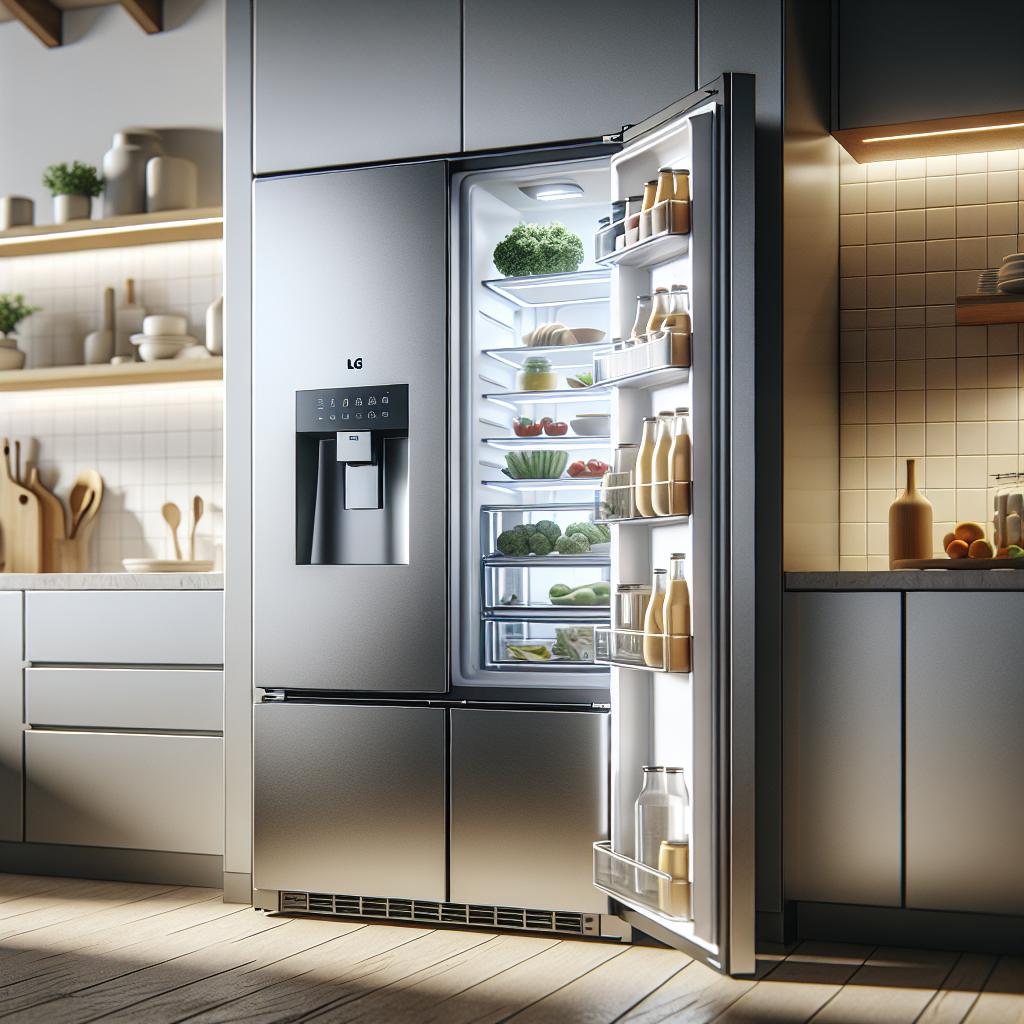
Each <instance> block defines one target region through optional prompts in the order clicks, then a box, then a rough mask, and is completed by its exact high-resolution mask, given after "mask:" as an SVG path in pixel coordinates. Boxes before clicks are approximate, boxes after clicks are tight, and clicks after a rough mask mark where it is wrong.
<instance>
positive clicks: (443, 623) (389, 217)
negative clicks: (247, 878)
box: [253, 162, 448, 691]
mask: <svg viewBox="0 0 1024 1024" xmlns="http://www.w3.org/2000/svg"><path fill="white" fill-rule="evenodd" d="M254 191H255V221H254V224H255V227H254V283H253V295H254V302H253V346H254V355H253V453H254V465H253V478H254V501H253V533H254V537H253V553H254V557H253V584H254V590H255V609H254V616H255V618H254V631H253V632H254V638H255V641H254V643H255V664H254V671H255V680H256V685H257V686H262V687H302V688H310V689H348V690H433V691H437V690H444V689H445V688H446V686H447V683H448V674H447V672H448V663H447V641H446V629H447V612H446V609H447V604H448V601H447V585H448V583H447V576H448V560H447V552H446V550H445V538H446V536H447V518H446V517H447V499H448V495H447V473H446V462H447V437H446V430H447V385H448V371H447V347H446V346H447V329H448V321H447V288H448V284H447V224H448V207H447V181H446V177H445V168H444V165H443V163H441V162H432V163H424V164H406V165H400V166H392V167H380V168H368V169H364V170H356V171H335V172H331V173H325V174H308V175H303V176H298V177H293V178H277V179H272V180H269V181H268V180H263V181H257V182H256V185H255V190H254ZM357 363H358V364H359V366H360V367H361V368H356V364H357ZM388 384H408V386H409V443H408V466H409V477H408V493H409V501H408V507H409V513H408V515H409V534H408V536H409V556H408V558H409V560H408V564H405V565H297V564H296V560H297V555H296V521H297V519H296V461H297V456H296V442H295V437H296V435H295V403H296V399H295V393H296V392H297V391H303V390H312V389H318V388H338V387H353V386H358V385H368V386H369V385H388Z"/></svg>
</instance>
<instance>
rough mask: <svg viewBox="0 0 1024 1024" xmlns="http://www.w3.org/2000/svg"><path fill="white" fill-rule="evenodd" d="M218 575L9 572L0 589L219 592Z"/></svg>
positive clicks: (221, 581)
mask: <svg viewBox="0 0 1024 1024" xmlns="http://www.w3.org/2000/svg"><path fill="white" fill-rule="evenodd" d="M223 589H224V573H222V572H46V573H28V572H10V573H6V572H5V573H0V590H223Z"/></svg>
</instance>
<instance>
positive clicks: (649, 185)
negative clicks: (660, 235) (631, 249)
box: [640, 178, 658, 241]
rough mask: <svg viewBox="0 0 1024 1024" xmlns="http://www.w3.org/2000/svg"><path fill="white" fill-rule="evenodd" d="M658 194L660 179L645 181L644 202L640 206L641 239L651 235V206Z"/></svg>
mask: <svg viewBox="0 0 1024 1024" xmlns="http://www.w3.org/2000/svg"><path fill="white" fill-rule="evenodd" d="M657 194H658V179H657V178H655V179H654V180H653V181H645V182H644V203H643V206H641V207H640V241H643V240H644V239H645V238H650V236H651V207H652V206H653V205H654V197H655V196H656V195H657Z"/></svg>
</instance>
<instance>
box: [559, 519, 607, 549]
mask: <svg viewBox="0 0 1024 1024" xmlns="http://www.w3.org/2000/svg"><path fill="white" fill-rule="evenodd" d="M604 529H605V530H607V529H608V528H607V527H605V528H604ZM565 532H566V533H567V534H568V533H582V534H583V536H584V537H586V538H587V540H589V541H590V543H591V544H603V543H604V542H605V541H609V540H611V539H612V535H611V531H610V530H609V531H608V536H607V537H606V536H605V535H604V530H602V529H601V527H599V526H596V525H595V524H594V523H591V522H589V521H588V522H585V523H573V524H572V525H571V526H567V527H566V528H565Z"/></svg>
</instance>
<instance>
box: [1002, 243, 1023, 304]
mask: <svg viewBox="0 0 1024 1024" xmlns="http://www.w3.org/2000/svg"><path fill="white" fill-rule="evenodd" d="M999 290H1000V291H1001V292H1009V293H1011V294H1015V295H1019V294H1021V293H1024V252H1014V253H1010V255H1009V256H1004V257H1003V265H1002V266H1001V267H1000V268H999Z"/></svg>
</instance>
